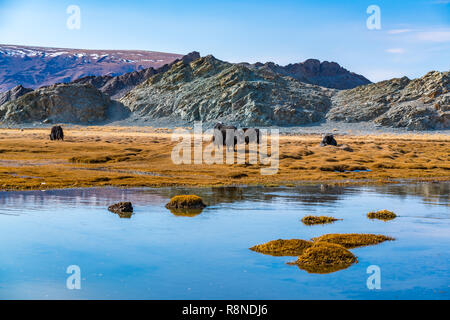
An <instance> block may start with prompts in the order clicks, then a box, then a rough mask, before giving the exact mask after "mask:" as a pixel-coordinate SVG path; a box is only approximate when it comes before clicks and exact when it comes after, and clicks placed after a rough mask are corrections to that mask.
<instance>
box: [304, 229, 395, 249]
mask: <svg viewBox="0 0 450 320" xmlns="http://www.w3.org/2000/svg"><path fill="white" fill-rule="evenodd" d="M312 240H313V241H314V242H315V243H322V242H327V243H333V244H338V245H341V246H343V247H344V248H347V249H353V248H358V247H365V246H371V245H375V244H379V243H382V242H384V241H392V240H395V239H394V238H391V237H386V236H383V235H377V234H357V233H348V234H326V235H323V236H321V237H318V238H313V239H312Z"/></svg>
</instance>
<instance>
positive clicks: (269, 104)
mask: <svg viewBox="0 0 450 320" xmlns="http://www.w3.org/2000/svg"><path fill="white" fill-rule="evenodd" d="M335 93H336V92H335V90H333V89H327V88H323V87H318V86H314V85H310V84H306V83H302V82H299V81H297V80H295V79H293V78H290V77H283V76H281V75H279V74H277V73H274V72H272V71H270V70H258V69H255V68H249V67H247V66H245V65H242V64H240V65H236V64H230V63H227V62H223V61H220V60H217V59H215V58H214V57H213V56H207V57H204V58H200V59H197V60H195V61H193V62H191V63H186V62H184V61H180V62H178V63H176V64H174V65H173V66H172V68H171V69H170V70H168V71H167V72H165V73H161V74H157V75H154V76H152V77H150V78H149V79H148V80H146V81H145V82H143V83H142V84H140V85H139V86H137V87H136V88H134V89H133V90H131V91H130V92H129V93H128V94H126V95H125V96H124V97H123V98H122V99H121V100H120V101H121V102H122V103H123V104H124V105H125V106H127V107H129V108H130V110H131V111H132V112H134V113H135V114H136V115H138V116H139V117H141V118H150V119H157V118H169V119H177V120H183V121H194V120H202V121H221V120H222V121H226V122H231V123H239V124H240V125H267V126H269V125H279V126H284V125H301V124H309V123H314V122H317V121H321V120H323V119H324V117H325V114H326V113H327V111H328V110H329V108H330V107H331V97H332V96H333V95H334V94H335Z"/></svg>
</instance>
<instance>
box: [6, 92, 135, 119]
mask: <svg viewBox="0 0 450 320" xmlns="http://www.w3.org/2000/svg"><path fill="white" fill-rule="evenodd" d="M128 115H129V110H128V109H127V108H125V107H124V106H123V105H121V104H120V103H118V102H116V101H113V100H111V99H110V98H109V97H108V96H106V95H104V94H103V93H101V92H100V91H98V90H97V89H96V88H94V87H93V86H91V85H81V84H55V85H52V86H49V87H43V88H40V89H38V90H35V91H32V92H29V93H27V94H25V95H23V96H21V97H20V98H18V99H17V100H15V101H10V102H7V103H5V104H3V105H2V106H0V121H1V122H3V123H8V124H17V123H31V122H36V121H40V122H45V123H58V122H61V123H79V124H98V123H104V122H108V121H115V120H120V119H123V118H125V117H127V116H128Z"/></svg>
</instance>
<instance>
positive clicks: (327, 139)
mask: <svg viewBox="0 0 450 320" xmlns="http://www.w3.org/2000/svg"><path fill="white" fill-rule="evenodd" d="M320 146H321V147H325V146H335V147H336V146H337V141H336V139H334V136H333V135H332V134H330V133H329V134H326V135H325V136H324V137H323V139H322V142H321V143H320Z"/></svg>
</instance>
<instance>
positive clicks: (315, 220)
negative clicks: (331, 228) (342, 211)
mask: <svg viewBox="0 0 450 320" xmlns="http://www.w3.org/2000/svg"><path fill="white" fill-rule="evenodd" d="M338 220H339V219H336V218H333V217H327V216H320V217H317V216H306V217H304V218H303V219H302V222H303V223H304V224H306V225H308V226H312V225H316V224H327V223H333V222H335V221H338Z"/></svg>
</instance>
